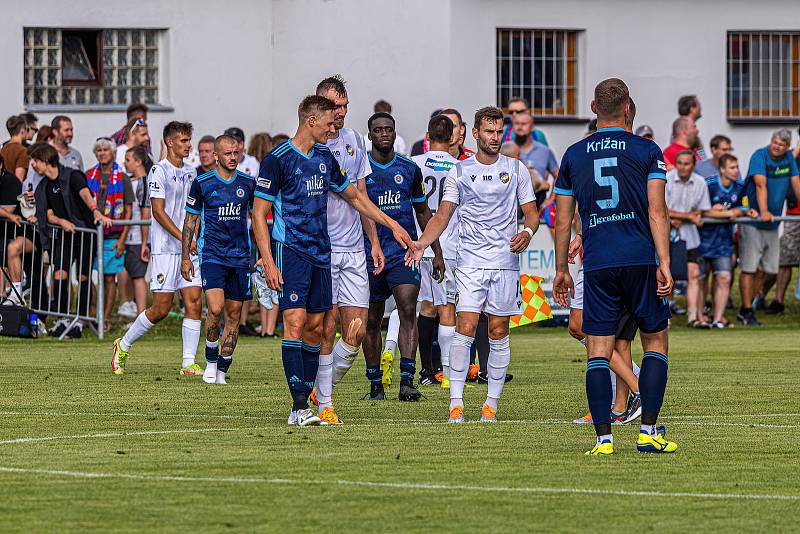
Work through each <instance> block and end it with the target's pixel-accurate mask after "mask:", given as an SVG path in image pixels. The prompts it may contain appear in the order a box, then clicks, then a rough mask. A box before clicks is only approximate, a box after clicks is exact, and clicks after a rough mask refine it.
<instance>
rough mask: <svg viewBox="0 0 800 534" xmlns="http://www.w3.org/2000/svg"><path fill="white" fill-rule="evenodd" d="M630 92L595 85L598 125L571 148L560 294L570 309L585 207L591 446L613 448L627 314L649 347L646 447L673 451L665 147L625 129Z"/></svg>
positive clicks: (595, 451) (561, 227) (643, 379)
mask: <svg viewBox="0 0 800 534" xmlns="http://www.w3.org/2000/svg"><path fill="white" fill-rule="evenodd" d="M629 99H630V94H629V91H628V87H627V86H626V85H625V83H624V82H623V81H622V80H619V79H617V78H611V79H608V80H604V81H602V82H600V83H599V84H598V85H597V87H595V92H594V100H593V101H592V111H594V112H595V113H596V114H597V132H595V133H594V134H592V135H590V136H588V137H585V138H584V139H582V140H581V141H578V142H577V143H575V144H573V145H572V146H571V147H569V148H568V149H567V151H566V153H565V154H564V158H563V160H562V163H561V172H560V173H559V175H558V179H557V180H556V188H555V191H554V192H555V194H556V195H557V200H556V210H557V211H556V278H555V280H554V282H553V293H554V296H555V298H556V300H557V301H558V303H559V304H561V305H562V306H567V305H568V304H569V297H570V296H574V288H573V281H572V277H571V276H570V274H569V269H568V246H569V241H570V226H571V224H572V220H573V216H574V214H575V206H576V204H577V207H578V210H579V213H580V217H581V226H582V230H583V231H582V234H583V250H584V256H583V262H584V263H583V268H584V311H583V331H584V332H585V333H586V334H587V336H588V342H587V348H588V353H589V357H588V359H587V363H586V396H587V398H588V401H589V410H590V411H591V413H592V420H593V424H594V427H595V432H596V434H597V441H596V444H595V446H594V447H593V448H592V449H591V450H590V451H588V452H587V454H589V455H594V456H601V455H608V454H613V452H614V444H613V442H614V439H613V436H612V435H611V404H612V400H613V399H612V393H611V375H610V369H609V365H608V362H609V359H610V358H611V354H612V352H613V350H614V341H615V336H614V334H615V332H616V331H617V327H618V326H619V324H618V323H619V320H620V317H621V315H622V314H623V312H624V311H627V312H628V313H630V314H631V316H633V318H634V319H635V320H636V324H637V325H638V326H639V330H640V332H641V339H642V347H643V348H644V357H643V359H642V368H641V374H640V376H639V389H640V392H641V398H642V425H641V429H640V431H639V438H638V440H637V448H638V450H639V451H641V452H659V453H666V452H674V451H675V450H676V449H677V448H678V445H677V444H676V443H674V442H670V441H667V440H666V439H665V438H664V436H663V435H662V434H661V433H659V432H658V431H657V429H656V420H657V418H658V414H659V412H660V410H661V405H662V402H663V399H664V390H665V389H666V385H667V351H668V341H669V339H668V330H667V326H668V321H669V317H670V312H669V306H668V304H667V301H666V297H667V295H669V293H670V291H671V290H672V285H673V280H672V275H671V274H670V270H669V217H668V214H667V208H666V202H665V200H664V188H665V184H666V172H665V170H666V166H665V164H664V158H663V154H662V153H661V149H659V148H658V146H657V145H656V144H655V143H653V142H652V141H650V140H648V139H644V138H642V137H637V136H636V135H634V134H632V133H630V132H629V131H627V130H626V129H625V126H626V125H625V117H626V115H629V114H630V111H629V109H630V100H629Z"/></svg>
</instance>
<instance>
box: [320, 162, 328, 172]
mask: <svg viewBox="0 0 800 534" xmlns="http://www.w3.org/2000/svg"><path fill="white" fill-rule="evenodd" d="M327 170H328V167H326V166H325V164H324V163H320V164H319V172H321V173H324V172H325V171H327Z"/></svg>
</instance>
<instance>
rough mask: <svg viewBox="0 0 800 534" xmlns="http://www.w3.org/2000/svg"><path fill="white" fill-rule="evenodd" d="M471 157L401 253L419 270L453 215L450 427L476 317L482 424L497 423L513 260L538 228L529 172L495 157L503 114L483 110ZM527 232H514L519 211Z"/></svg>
mask: <svg viewBox="0 0 800 534" xmlns="http://www.w3.org/2000/svg"><path fill="white" fill-rule="evenodd" d="M472 136H473V137H474V138H475V141H476V142H477V145H478V152H477V153H476V154H475V156H473V157H471V158H469V159H466V160H464V161H461V162H459V163H458V164H457V165H456V166H455V167H454V168H453V169H452V170H451V171H450V173H449V174H448V175H447V178H446V179H445V186H444V196H443V197H442V202H441V204H440V205H439V210H438V211H437V212H436V215H434V216H433V218H432V219H431V220H430V221H429V222H428V225H427V228H426V229H425V232H424V233H423V234H422V236H421V237H420V238H419V239H418V240H417V242H416V243H414V247H413V248H412V249H410V250H409V251H408V253H407V254H406V261H407V262H408V263H409V264H413V263H419V261H420V260H421V259H422V255H423V252H424V250H425V247H427V246H428V245H430V244H431V243H432V242H433V241H434V240H435V239H436V238H438V237H439V236H440V235H441V234H442V233H443V232H444V231H445V229H446V228H447V225H448V223H449V221H450V218H451V217H452V215H453V213H454V212H455V211H456V208H458V248H457V251H458V253H457V258H456V269H455V278H456V289H457V291H458V299H457V304H456V333H455V336H453V342H452V345H451V346H450V418H449V419H448V422H450V423H463V422H464V401H463V393H464V382H465V381H466V378H467V364H468V363H469V349H470V346H471V345H472V341H473V339H474V336H475V330H476V328H477V325H478V319H479V317H480V314H481V312H485V313H486V314H487V315H488V317H489V361H488V366H487V367H488V379H489V380H488V382H489V385H488V394H487V397H486V402H485V403H484V405H483V408H482V409H481V419H480V420H481V422H495V421H497V402H498V399H499V398H500V394H501V393H502V391H503V385H504V384H505V379H506V370H507V369H508V364H509V361H510V359H511V348H510V344H509V338H508V332H509V317H511V316H513V315H518V314H519V313H521V309H522V308H521V306H522V297H521V295H520V287H519V269H520V268H519V253H520V252H522V251H523V250H525V249H526V248H527V246H528V244H529V243H530V240H531V237H533V234H534V233H535V232H536V229H537V228H538V227H539V214H538V212H537V210H536V197H535V196H534V194H533V185H532V183H531V176H530V172H529V171H528V169H527V168H526V167H525V166H524V165H522V164H520V162H519V160H513V159H511V158H508V157H506V156H502V155H500V145H501V142H502V138H503V112H502V111H501V110H500V109H498V108H495V107H485V108H481V109H479V110H478V111H477V112H476V113H475V122H474V127H473V128H472ZM518 207H519V208H522V213H523V215H524V216H525V227H524V228H523V230H522V231H521V232H517V229H518V227H517V209H518Z"/></svg>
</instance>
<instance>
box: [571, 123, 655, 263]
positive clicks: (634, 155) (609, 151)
mask: <svg viewBox="0 0 800 534" xmlns="http://www.w3.org/2000/svg"><path fill="white" fill-rule="evenodd" d="M648 180H665V181H666V165H665V164H664V156H663V154H662V153H661V149H660V148H658V145H656V144H655V143H654V142H652V141H650V140H649V139H645V138H643V137H639V136H637V135H633V134H632V133H630V132H628V131H626V130H623V129H622V128H603V129H600V130H597V132H595V133H594V134H592V135H590V136H588V137H585V138H584V139H582V140H580V141H578V142H577V143H575V144H574V145H572V146H571V147H569V148H568V149H567V151H566V152H565V153H564V158H563V160H562V162H561V168H560V170H559V173H558V179H557V180H556V187H555V194H557V195H570V196H573V197H575V201H576V202H577V205H578V212H579V213H580V216H581V225H582V227H583V269H584V271H592V270H596V269H606V268H609V267H624V266H628V265H654V264H656V263H657V261H656V251H655V244H654V242H653V236H652V234H651V232H650V221H649V215H648V204H649V203H648V200H647V182H648Z"/></svg>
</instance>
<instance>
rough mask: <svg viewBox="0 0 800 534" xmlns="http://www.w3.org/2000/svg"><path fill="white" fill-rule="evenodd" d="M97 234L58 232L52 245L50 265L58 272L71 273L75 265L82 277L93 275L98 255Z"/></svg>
mask: <svg viewBox="0 0 800 534" xmlns="http://www.w3.org/2000/svg"><path fill="white" fill-rule="evenodd" d="M96 237H97V235H96V234H95V233H93V232H92V233H89V232H78V231H76V232H74V233H71V234H70V233H67V232H61V231H56V234H55V238H54V239H53V241H52V244H51V245H50V264H51V265H52V266H53V269H54V270H56V271H69V269H70V267H71V266H72V264H73V263H74V264H75V266H76V268H77V269H78V273H79V274H80V275H82V276H84V275H85V276H89V275H91V269H92V261H93V260H94V257H95V256H96V255H97V247H96V239H95V238H96Z"/></svg>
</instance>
